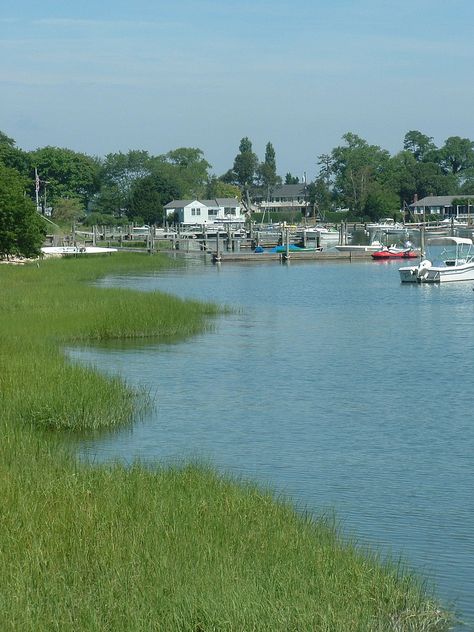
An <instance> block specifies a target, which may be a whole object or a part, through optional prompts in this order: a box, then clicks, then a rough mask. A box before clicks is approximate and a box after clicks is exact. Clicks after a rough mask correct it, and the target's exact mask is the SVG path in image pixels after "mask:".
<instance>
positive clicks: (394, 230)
mask: <svg viewBox="0 0 474 632" xmlns="http://www.w3.org/2000/svg"><path fill="white" fill-rule="evenodd" d="M367 230H368V231H369V232H374V231H381V232H383V233H387V234H389V235H399V234H402V233H405V232H406V231H407V229H406V228H405V226H404V225H403V224H400V223H399V222H396V221H395V220H394V219H392V218H391V217H384V218H382V219H381V220H380V222H377V223H376V224H367Z"/></svg>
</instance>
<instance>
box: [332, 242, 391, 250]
mask: <svg viewBox="0 0 474 632" xmlns="http://www.w3.org/2000/svg"><path fill="white" fill-rule="evenodd" d="M382 248H383V246H382V244H381V243H380V241H377V240H375V241H372V242H371V243H370V244H367V245H365V246H363V245H360V244H359V245H358V244H343V245H339V246H336V250H339V252H377V251H378V250H381V249H382Z"/></svg>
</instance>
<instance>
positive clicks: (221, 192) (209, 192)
mask: <svg viewBox="0 0 474 632" xmlns="http://www.w3.org/2000/svg"><path fill="white" fill-rule="evenodd" d="M240 195H241V191H240V189H239V187H238V186H237V185H236V184H230V183H228V182H224V181H223V180H222V179H221V178H217V177H216V176H211V177H210V178H209V182H208V184H207V187H206V198H207V199H208V200H213V199H215V198H236V199H238V200H240Z"/></svg>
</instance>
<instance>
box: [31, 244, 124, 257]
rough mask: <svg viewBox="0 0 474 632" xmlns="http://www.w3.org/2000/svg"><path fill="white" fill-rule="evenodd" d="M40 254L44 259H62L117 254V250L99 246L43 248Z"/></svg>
mask: <svg viewBox="0 0 474 632" xmlns="http://www.w3.org/2000/svg"><path fill="white" fill-rule="evenodd" d="M41 252H42V254H43V256H45V257H64V256H68V255H98V254H105V253H110V252H117V248H105V247H104V248H102V247H100V246H44V247H43V248H41Z"/></svg>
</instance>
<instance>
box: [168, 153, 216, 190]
mask: <svg viewBox="0 0 474 632" xmlns="http://www.w3.org/2000/svg"><path fill="white" fill-rule="evenodd" d="M164 158H165V160H166V161H167V162H168V163H169V164H171V165H173V166H174V167H175V168H176V170H177V172H176V175H177V177H178V178H179V179H180V180H181V181H182V187H181V188H182V190H183V195H184V196H185V197H191V198H195V199H199V198H201V197H203V195H204V193H205V191H206V187H207V184H208V182H209V169H210V168H211V165H210V164H209V163H208V162H207V160H205V159H204V154H203V152H202V151H201V149H197V148H194V147H179V148H178V149H173V150H172V151H169V152H168V153H167V154H166V156H165V157H164Z"/></svg>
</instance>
